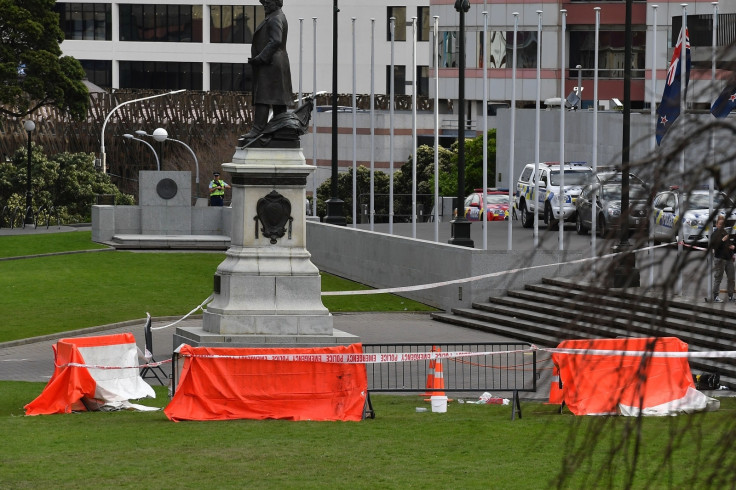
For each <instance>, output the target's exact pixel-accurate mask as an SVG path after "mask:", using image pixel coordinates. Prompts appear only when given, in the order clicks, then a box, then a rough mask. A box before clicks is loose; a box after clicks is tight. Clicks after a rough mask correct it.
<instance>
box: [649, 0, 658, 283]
mask: <svg viewBox="0 0 736 490" xmlns="http://www.w3.org/2000/svg"><path fill="white" fill-rule="evenodd" d="M658 7H659V5H652V9H653V10H654V12H653V19H652V20H653V26H652V101H651V103H650V104H649V110H650V113H651V115H652V116H651V117H652V124H653V126H654V127H653V128H652V153H653V152H654V150H655V149H656V147H657V8H658ZM653 246H654V213H649V248H648V254H649V287H654V249H653V248H652V247H653Z"/></svg>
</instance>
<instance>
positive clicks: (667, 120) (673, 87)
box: [657, 29, 690, 145]
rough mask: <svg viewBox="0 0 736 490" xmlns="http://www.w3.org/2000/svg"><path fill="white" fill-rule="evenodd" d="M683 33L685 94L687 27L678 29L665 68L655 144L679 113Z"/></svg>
mask: <svg viewBox="0 0 736 490" xmlns="http://www.w3.org/2000/svg"><path fill="white" fill-rule="evenodd" d="M683 34H684V37H685V39H684V44H685V93H686V94H687V85H688V83H689V82H690V36H689V35H688V32H687V29H684V33H683V29H680V35H679V36H678V38H677V45H676V46H675V51H674V53H672V60H671V61H670V67H669V69H668V70H667V81H666V83H665V85H664V92H663V93H662V102H661V103H660V104H659V108H658V109H657V144H658V145H659V143H660V142H661V141H662V138H663V137H664V135H665V134H666V133H667V131H668V130H669V129H670V127H671V126H672V123H674V122H675V119H677V117H678V116H679V115H680V90H682V87H681V86H680V85H681V83H680V78H681V76H680V70H681V66H680V55H681V53H682V45H683Z"/></svg>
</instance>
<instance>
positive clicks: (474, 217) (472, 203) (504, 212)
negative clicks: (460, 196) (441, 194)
mask: <svg viewBox="0 0 736 490" xmlns="http://www.w3.org/2000/svg"><path fill="white" fill-rule="evenodd" d="M482 202H483V189H475V192H473V193H472V194H471V195H469V196H468V197H466V198H465V219H467V220H468V221H482V220H483V218H484V215H483V212H482V211H481V208H482V207H483V206H481V203H482ZM485 218H486V220H487V221H504V220H507V219H509V192H508V190H506V191H504V190H499V189H488V190H486V214H485Z"/></svg>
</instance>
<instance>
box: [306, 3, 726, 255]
mask: <svg viewBox="0 0 736 490" xmlns="http://www.w3.org/2000/svg"><path fill="white" fill-rule="evenodd" d="M652 7H653V9H654V15H653V24H654V25H653V36H652V39H653V44H652V46H653V47H652V100H651V110H652V115H654V113H655V107H656V101H655V99H654V98H655V97H656V90H657V61H656V39H657V5H653V6H652ZM686 7H687V5H686V4H682V12H683V15H682V18H683V22H682V28H681V30H680V34H679V36H678V41H677V44H676V46H675V50H674V53H673V56H672V60H671V62H670V66H669V68H668V72H667V80H666V83H665V87H664V91H663V94H662V100H661V103H660V104H659V107H658V108H657V109H656V121H655V128H654V139H653V143H652V147H653V148H654V145H655V142H656V145H659V144H660V142H661V141H662V139H663V138H664V136H665V135H666V134H667V132H668V130H669V129H670V127H671V126H672V124H673V123H674V121H675V120H676V119H677V118H678V117H679V116H680V114H681V112H684V107H685V100H686V92H687V86H688V83H689V79H690V68H691V59H690V42H689V36H688V30H687V10H686ZM594 11H595V17H596V21H595V48H594V55H595V61H594V64H595V67H594V68H593V73H594V79H593V100H594V104H593V112H594V117H593V128H594V129H593V143H592V156H591V159H592V160H591V161H592V168H593V171H594V172H596V171H597V158H598V155H597V146H598V142H597V139H598V131H597V128H598V103H597V101H598V69H597V67H598V47H599V32H600V15H601V8H600V7H594ZM536 13H537V16H538V25H537V60H540V59H541V49H542V46H541V44H542V43H541V42H540V41H541V31H542V13H543V11H541V10H538V11H536ZM560 13H561V24H562V25H561V31H562V39H564V37H565V33H566V16H567V11H566V10H564V9H563V10H561V11H560ZM482 15H483V34H484V35H483V39H484V42H485V40H486V39H488V37H487V35H488V12H486V11H484V12H482ZM512 15H513V17H514V31H513V50H512V88H511V90H512V93H511V108H510V109H511V110H510V113H511V114H510V116H511V121H510V122H511V128H510V138H511V141H510V149H509V150H510V151H509V162H508V179H509V201H510V202H511V203H513V200H514V195H513V194H514V189H513V186H512V184H513V176H514V149H515V129H516V75H517V37H518V18H519V13H518V12H514V13H513V14H512ZM433 19H434V25H433V37H434V57H433V68H434V84H435V94H434V95H435V100H434V108H435V112H434V119H435V121H434V122H435V124H434V133H435V142H434V144H435V155H434V160H435V161H434V181H435V188H434V202H435V206H434V212H433V218H434V239H435V241H439V228H438V226H439V205H438V203H439V187H438V182H439V178H438V174H439V163H438V160H439V157H438V148H439V111H438V107H439V100H438V99H439V70H438V68H439V16H434V17H433ZM299 20H300V36H299V38H300V57H299V62H300V63H299V97H300V99H301V95H302V90H301V76H302V66H301V58H302V57H301V51H302V47H301V43H302V21H303V20H304V19H299ZM312 20H313V24H314V46H315V51H314V62H313V66H314V74H313V75H314V76H313V82H314V84H313V86H315V87H316V79H317V73H316V66H317V63H316V61H317V60H316V57H317V54H316V45H317V39H316V38H317V18H316V17H313V18H312ZM355 20H356V19H355V18H352V21H353V22H352V26H353V27H352V34H353V56H352V58H353V94H352V105H353V106H352V112H353V128H352V129H353V132H352V134H353V183H352V184H353V209H352V218H353V226H356V223H357V196H356V192H357V183H356V174H357V168H356V167H357V149H356V146H355V145H356V144H355V142H356V139H357V119H356V113H357V104H356V60H357V56H356V54H357V53H356V40H355V36H356V29H355ZM717 20H718V3H717V2H714V3H713V62H712V83H713V86H715V63H716V60H715V57H716V49H715V45H716V26H717ZM416 21H417V18H416V17H412V43H413V44H412V73H413V77H412V78H413V82H412V84H413V90H412V94H413V95H412V108H413V110H412V148H413V151H412V161H413V165H412V182H413V185H412V237H413V238H416V218H417V202H416V198H417V196H416V175H417V174H416V163H417V153H416V147H417V127H416V116H417V115H416V92H417V86H416V72H417V59H416V45H417V22H416ZM395 25H396V19H395V18H394V17H392V18H391V19H390V38H391V39H390V40H391V67H390V73H391V76H390V89H389V101H390V105H389V121H390V128H389V179H390V180H389V233H391V234H393V219H394V213H393V201H394V199H393V197H394V196H393V187H394V186H393V173H394V145H393V137H394V127H393V124H394V109H395V107H394V89H395V87H394V52H395V51H394V50H395ZM374 30H375V19H371V41H370V44H371V56H370V58H371V83H370V85H371V94H370V128H371V129H370V147H371V150H370V154H371V162H370V203H369V220H370V229H371V230H373V229H374V218H375V210H374V172H375V153H374V147H375V141H374V138H375V104H374V98H375V93H374V78H373V73H374V71H375V70H374V63H375V57H374ZM683 46H684V49H683ZM560 58H561V66H563V69H562V70H561V77H560V104H561V106H560V109H561V110H560V156H559V160H560V162H561V163H563V162H564V161H565V141H564V132H565V112H566V111H565V106H564V104H565V69H564V60H565V43H564V42H563V43H561V49H560ZM682 66H685V70H682ZM483 67H484V70H483V104H484V107H485V106H487V99H488V88H487V85H488V73H487V68H486V66H485V62H484V63H483ZM540 68H541V63H539V62H537V80H536V88H537V90H536V108H535V110H536V117H535V149H534V154H535V175H537V174H538V171H539V168H538V165H539V160H540V157H539V152H540V148H539V145H540V141H539V138H540V110H541V90H540V87H541V71H540ZM683 87H684V88H683ZM681 108H683V109H682V110H681ZM734 108H736V82H735V81H731V82H729V83H728V84H727V85H726V87H725V88H724V90H723V91H722V92H721V93H720V95H719V96H718V97H717V98H716V100H715V101H714V102H713V105H712V107H711V113H712V114H713V115H714V116H715V117H718V118H724V117H726V116H728V114H730V112H731V111H732V110H733V109H734ZM483 116H484V117H483V122H484V124H483V135H484V137H483V162H484V165H483V201H482V202H483V203H485V201H486V191H487V188H488V185H487V182H488V175H487V133H488V130H487V117H485V113H484V114H483ZM312 121H313V136H314V137H315V140H314V141H315V142H316V106H315V108H314V113H313V117H312ZM464 129H465V128H464V121H462V122H460V123H459V124H458V136H459V137H463V136H464ZM624 129H625V130H627V128H624ZM683 131H684V125H683ZM683 136H684V133H683ZM316 152H317V145H316V144H314V143H313V158H312V159H313V165H315V166H317V153H316ZM681 166H682V167H683V168H681V173H682V175H684V152H683V155H682V160H681ZM316 180H317V179H316V178H315V179H313V189H312V195H313V196H314V199H315V205H313V206H312V214H313V215H315V216H316V213H317V206H316V196H317V189H316ZM561 184H562V188H564V168H562V169H561ZM710 188H711V190H712V188H713V186H712V179H711V183H710ZM534 192H535V195H534V196H533V199H535V202H538V198H537V196H536V192H537V189H536V186H535V189H534ZM563 201H564V200H563V199H560V200H559V204H560V207H561V208H562V205H563ZM711 201H712V192H711ZM459 206H460V207H461V208H462V206H463V203H459ZM711 210H712V202H711ZM484 211H485V210H484ZM560 211H562V209H560ZM458 212H463V209H458ZM510 218H511V217H510ZM511 221H512V220H511V219H509V220H508V243H507V248H508V250H512V248H513V236H512V222H511ZM481 227H482V236H483V249H486V248H487V227H486V220H482V221H481ZM563 228H564V226H559V249H560V250H563V249H564V238H563V237H564V235H563ZM591 228H592V229H591V250H592V252H591V253H592V254H593V255H595V253H596V238H595V237H596V213H593V215H592V223H591ZM533 238H534V246H535V247H536V246H538V243H539V241H538V240H539V217H538V213H535V218H534V232H533Z"/></svg>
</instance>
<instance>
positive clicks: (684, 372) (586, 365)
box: [552, 337, 695, 415]
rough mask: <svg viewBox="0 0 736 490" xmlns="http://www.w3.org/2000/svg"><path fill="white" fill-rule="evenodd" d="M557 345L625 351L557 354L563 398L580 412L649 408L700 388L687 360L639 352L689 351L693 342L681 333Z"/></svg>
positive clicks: (569, 342) (592, 412)
mask: <svg viewBox="0 0 736 490" xmlns="http://www.w3.org/2000/svg"><path fill="white" fill-rule="evenodd" d="M557 348H558V349H580V350H581V351H586V350H588V351H589V350H610V351H625V352H618V353H612V354H611V355H601V354H595V353H590V352H588V353H585V352H581V353H579V354H565V353H556V352H555V353H553V354H552V360H553V362H554V364H555V365H556V366H557V367H558V369H559V372H560V379H561V380H562V398H563V400H564V402H565V403H566V404H567V406H568V408H569V409H570V411H571V412H572V413H574V414H575V415H593V414H608V413H617V412H618V405H619V404H622V405H627V406H631V407H639V408H641V409H642V410H643V409H645V408H650V407H654V406H657V405H660V404H663V403H667V402H670V401H673V400H679V399H681V398H683V397H684V396H685V393H686V392H687V390H688V388H689V387H692V388H694V387H695V385H694V383H693V378H692V374H691V372H690V365H689V364H688V360H687V358H685V357H675V358H668V357H646V356H642V355H641V354H639V353H644V352H687V344H686V343H685V342H683V341H681V340H680V339H677V338H675V337H660V338H624V339H592V340H566V341H564V342H562V343H561V344H559V345H558V346H557ZM634 353H635V354H634Z"/></svg>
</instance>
